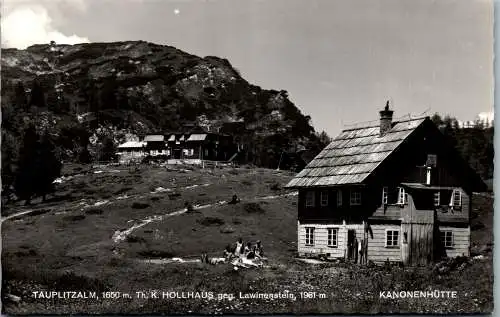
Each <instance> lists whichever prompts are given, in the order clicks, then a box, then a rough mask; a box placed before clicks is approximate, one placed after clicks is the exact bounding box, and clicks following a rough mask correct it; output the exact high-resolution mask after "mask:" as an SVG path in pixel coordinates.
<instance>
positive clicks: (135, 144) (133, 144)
mask: <svg viewBox="0 0 500 317" xmlns="http://www.w3.org/2000/svg"><path fill="white" fill-rule="evenodd" d="M145 145H146V142H137V141H128V142H125V143H123V144H120V145H118V148H120V149H130V148H142V147H143V146H145Z"/></svg>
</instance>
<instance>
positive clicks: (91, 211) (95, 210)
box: [85, 208, 104, 215]
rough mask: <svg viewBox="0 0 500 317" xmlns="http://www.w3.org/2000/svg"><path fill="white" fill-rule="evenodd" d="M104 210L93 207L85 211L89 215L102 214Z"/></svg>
mask: <svg viewBox="0 0 500 317" xmlns="http://www.w3.org/2000/svg"><path fill="white" fill-rule="evenodd" d="M103 212H104V210H102V209H100V208H91V209H88V210H86V211H85V213H86V214H87V215H100V214H102V213H103Z"/></svg>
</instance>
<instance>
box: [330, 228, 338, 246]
mask: <svg viewBox="0 0 500 317" xmlns="http://www.w3.org/2000/svg"><path fill="white" fill-rule="evenodd" d="M338 230H339V229H337V228H329V229H328V246H329V247H337V237H338Z"/></svg>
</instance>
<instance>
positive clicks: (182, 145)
mask: <svg viewBox="0 0 500 317" xmlns="http://www.w3.org/2000/svg"><path fill="white" fill-rule="evenodd" d="M237 152H238V147H237V146H236V145H235V144H234V142H233V138H232V137H231V136H230V135H227V134H222V133H213V132H205V131H204V130H201V129H193V130H191V131H189V132H173V133H167V134H150V135H146V136H144V137H143V138H142V141H129V142H125V143H124V144H121V145H119V146H118V152H117V155H118V157H119V162H120V163H121V164H128V163H140V162H144V161H170V162H171V163H172V162H174V161H179V162H180V161H182V162H183V163H188V164H201V163H202V162H203V161H221V162H227V161H231V159H232V158H234V156H235V154H236V153H237Z"/></svg>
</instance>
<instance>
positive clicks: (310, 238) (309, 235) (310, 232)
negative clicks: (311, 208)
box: [306, 227, 314, 245]
mask: <svg viewBox="0 0 500 317" xmlns="http://www.w3.org/2000/svg"><path fill="white" fill-rule="evenodd" d="M306 245H314V227H307V228H306Z"/></svg>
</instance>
